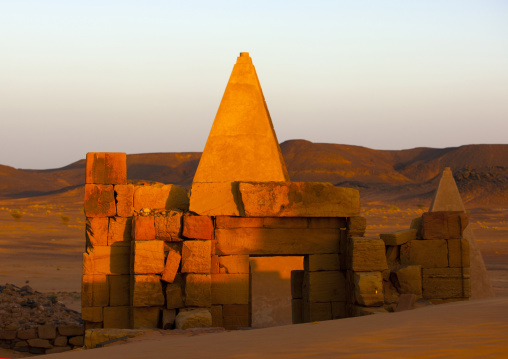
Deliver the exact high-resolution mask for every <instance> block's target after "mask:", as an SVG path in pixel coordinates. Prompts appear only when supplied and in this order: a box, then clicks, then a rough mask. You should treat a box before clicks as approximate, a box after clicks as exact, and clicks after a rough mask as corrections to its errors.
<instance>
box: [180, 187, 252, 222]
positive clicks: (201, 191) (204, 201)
mask: <svg viewBox="0 0 508 359" xmlns="http://www.w3.org/2000/svg"><path fill="white" fill-rule="evenodd" d="M190 193H191V195H190V205H189V211H191V212H194V213H197V214H199V215H201V216H240V215H243V214H244V212H243V210H242V211H240V209H241V202H240V199H239V197H240V194H239V192H238V183H236V182H233V183H231V182H218V183H197V182H194V183H193V184H192V188H191V192H190ZM239 206H240V207H239Z"/></svg>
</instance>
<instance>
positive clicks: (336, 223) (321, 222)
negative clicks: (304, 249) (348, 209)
mask: <svg viewBox="0 0 508 359" xmlns="http://www.w3.org/2000/svg"><path fill="white" fill-rule="evenodd" d="M307 220H308V223H309V228H343V229H346V228H347V219H346V218H345V217H312V218H307Z"/></svg>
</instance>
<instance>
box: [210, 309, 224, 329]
mask: <svg viewBox="0 0 508 359" xmlns="http://www.w3.org/2000/svg"><path fill="white" fill-rule="evenodd" d="M210 313H211V314H212V326H213V327H222V326H223V325H224V324H223V321H222V305H212V308H211V309H210Z"/></svg>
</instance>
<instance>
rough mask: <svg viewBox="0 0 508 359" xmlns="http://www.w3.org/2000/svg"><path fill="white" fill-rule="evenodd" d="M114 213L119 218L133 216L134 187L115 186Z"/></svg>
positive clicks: (130, 185)
mask: <svg viewBox="0 0 508 359" xmlns="http://www.w3.org/2000/svg"><path fill="white" fill-rule="evenodd" d="M114 189H115V197H116V213H117V216H119V217H132V216H133V215H134V185H132V184H117V185H115V188H114Z"/></svg>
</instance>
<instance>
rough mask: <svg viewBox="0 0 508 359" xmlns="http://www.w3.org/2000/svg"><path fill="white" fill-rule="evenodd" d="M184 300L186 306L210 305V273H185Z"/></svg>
mask: <svg viewBox="0 0 508 359" xmlns="http://www.w3.org/2000/svg"><path fill="white" fill-rule="evenodd" d="M184 301H185V306H186V307H210V306H211V305H212V278H211V275H210V274H187V275H186V276H185V299H184ZM168 309H169V308H168Z"/></svg>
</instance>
